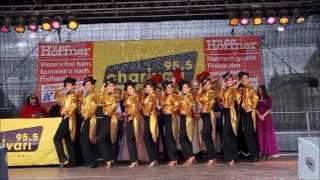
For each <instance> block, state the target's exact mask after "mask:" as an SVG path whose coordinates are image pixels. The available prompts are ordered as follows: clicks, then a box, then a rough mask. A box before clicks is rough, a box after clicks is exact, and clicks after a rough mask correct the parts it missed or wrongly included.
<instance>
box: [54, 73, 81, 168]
mask: <svg viewBox="0 0 320 180" xmlns="http://www.w3.org/2000/svg"><path fill="white" fill-rule="evenodd" d="M75 84H76V80H75V79H73V78H70V77H67V78H65V80H64V86H63V87H61V88H59V89H58V90H56V91H55V95H54V97H55V99H56V100H57V102H58V104H59V105H60V107H61V109H60V114H61V116H62V121H61V122H60V124H59V127H58V129H57V131H56V134H55V135H54V138H53V141H54V145H55V148H56V151H57V154H58V158H59V162H60V167H63V166H64V165H65V164H67V166H75V165H76V156H75V148H74V144H73V142H74V141H75V138H76V109H77V103H78V94H77V93H76V92H75V89H74V87H75ZM62 140H64V141H65V144H66V147H67V151H68V157H69V158H67V156H66V155H65V153H64V150H63V144H62Z"/></svg>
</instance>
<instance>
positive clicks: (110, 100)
mask: <svg viewBox="0 0 320 180" xmlns="http://www.w3.org/2000/svg"><path fill="white" fill-rule="evenodd" d="M99 102H100V103H101V104H102V106H103V113H104V116H103V118H100V119H98V121H97V144H98V148H99V150H100V153H101V155H102V158H103V159H104V160H105V164H106V167H107V168H111V167H112V166H113V164H114V162H115V158H116V157H115V154H116V152H114V148H113V147H114V146H115V145H114V144H115V143H117V136H118V120H117V117H116V111H117V107H118V103H119V94H118V93H117V92H116V85H115V80H114V79H113V78H109V79H107V80H106V81H105V83H104V86H103V87H102V92H101V95H100V98H99Z"/></svg>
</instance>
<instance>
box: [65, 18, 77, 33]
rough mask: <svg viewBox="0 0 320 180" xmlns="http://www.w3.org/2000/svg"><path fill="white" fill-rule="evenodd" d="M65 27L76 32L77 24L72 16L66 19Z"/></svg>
mask: <svg viewBox="0 0 320 180" xmlns="http://www.w3.org/2000/svg"><path fill="white" fill-rule="evenodd" d="M67 27H68V28H69V29H71V30H76V29H77V28H78V27H79V22H78V21H77V19H76V18H75V17H74V16H69V17H68V25H67Z"/></svg>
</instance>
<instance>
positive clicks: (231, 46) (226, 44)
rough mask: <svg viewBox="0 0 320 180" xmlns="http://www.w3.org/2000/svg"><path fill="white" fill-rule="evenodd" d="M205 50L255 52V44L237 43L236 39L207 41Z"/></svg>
mask: <svg viewBox="0 0 320 180" xmlns="http://www.w3.org/2000/svg"><path fill="white" fill-rule="evenodd" d="M205 43H206V44H205V47H206V49H205V50H256V49H258V43H257V42H237V40H236V39H224V40H222V39H208V40H206V41H205Z"/></svg>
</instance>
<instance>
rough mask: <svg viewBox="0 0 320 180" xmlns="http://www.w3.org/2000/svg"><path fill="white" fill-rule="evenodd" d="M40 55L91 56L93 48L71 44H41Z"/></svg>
mask: <svg viewBox="0 0 320 180" xmlns="http://www.w3.org/2000/svg"><path fill="white" fill-rule="evenodd" d="M39 51H40V53H39V56H54V57H56V56H90V52H91V48H85V47H75V46H71V45H51V44H50V45H41V46H40V49H39Z"/></svg>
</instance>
